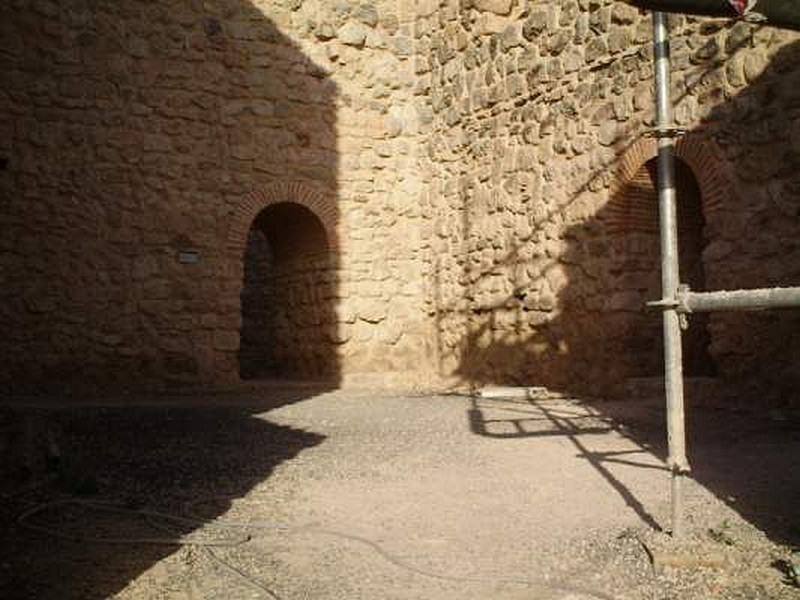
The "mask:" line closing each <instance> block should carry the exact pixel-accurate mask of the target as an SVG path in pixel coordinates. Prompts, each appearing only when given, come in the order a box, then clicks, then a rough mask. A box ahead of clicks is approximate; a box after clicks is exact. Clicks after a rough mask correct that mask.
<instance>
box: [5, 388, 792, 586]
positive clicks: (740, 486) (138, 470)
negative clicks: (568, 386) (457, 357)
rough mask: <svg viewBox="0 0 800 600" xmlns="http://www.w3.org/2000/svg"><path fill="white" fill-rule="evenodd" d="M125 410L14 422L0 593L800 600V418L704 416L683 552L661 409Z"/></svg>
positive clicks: (501, 405) (154, 402) (329, 403)
mask: <svg viewBox="0 0 800 600" xmlns="http://www.w3.org/2000/svg"><path fill="white" fill-rule="evenodd" d="M125 401H126V402H127V403H128V404H129V405H130V404H136V405H137V406H135V407H131V406H128V407H126V408H121V407H119V406H117V407H114V406H113V405H112V404H113V402H111V401H108V400H107V401H104V402H101V403H100V404H108V405H107V406H92V405H89V404H87V405H85V406H82V407H80V408H73V409H71V410H69V411H65V410H63V409H59V408H57V407H55V406H54V405H52V404H51V405H49V406H48V407H47V408H42V407H40V408H37V409H36V410H34V409H32V408H31V406H30V405H27V406H26V407H25V408H21V407H19V406H17V407H16V408H14V409H13V410H12V409H4V410H0V442H2V443H3V445H4V448H0V449H3V450H4V451H5V454H6V456H8V457H11V459H10V460H6V461H5V462H4V467H3V469H2V471H0V483H2V484H3V487H2V492H3V496H2V497H0V526H1V527H2V528H1V529H0V544H2V545H1V546H0V597H2V598H9V599H13V598H41V599H50V598H52V599H55V598H58V599H59V600H64V599H72V598H75V599H78V598H80V599H101V598H118V599H120V600H122V599H141V598H163V599H170V600H171V599H201V598H202V599H205V598H209V599H210V598H243V599H245V598H253V599H260V598H281V599H283V600H290V599H301V598H320V599H334V598H336V599H341V598H346V599H348V600H350V599H352V600H360V599H362V598H363V599H367V598H369V599H374V598H390V599H412V598H429V599H443V600H449V599H453V600H455V599H459V600H470V599H478V598H496V599H499V600H505V599H508V600H511V599H519V600H521V599H542V600H547V599H554V600H567V599H571V600H588V599H597V598H605V599H609V598H614V599H620V600H623V599H631V600H634V599H636V600H638V599H642V600H644V599H654V600H655V599H658V600H664V599H671V598H675V599H678V598H680V599H682V600H683V599H689V600H691V599H706V598H724V599H727V598H729V599H734V598H742V599H745V598H747V599H752V598H778V599H784V598H786V599H798V598H800V588H798V587H795V586H794V585H793V584H792V582H791V581H790V577H789V575H788V574H787V566H788V563H787V561H788V560H789V559H790V558H791V552H792V550H793V549H796V545H797V544H800V469H797V467H796V465H797V457H798V455H800V454H799V453H798V451H799V450H800V425H798V423H797V422H795V421H792V420H791V419H785V418H783V417H782V416H780V415H772V418H770V417H768V416H760V417H754V416H752V415H748V414H746V413H736V412H732V411H728V410H712V409H696V410H694V411H692V412H691V414H690V417H689V431H690V450H691V456H690V458H691V459H692V462H693V465H694V478H693V479H692V480H690V481H688V483H687V486H686V508H687V525H688V530H689V531H688V535H687V536H686V539H685V540H683V541H682V542H680V543H677V542H675V541H674V540H672V539H671V538H670V537H669V536H668V535H667V534H666V533H664V532H663V531H662V530H665V529H668V527H669V496H668V494H669V475H668V472H667V471H666V470H665V469H664V465H663V458H664V452H665V448H664V433H663V425H662V424H663V422H664V415H663V412H662V411H661V409H660V407H659V405H658V404H654V403H650V402H633V401H631V402H627V403H608V402H594V403H593V402H582V401H579V400H574V399H567V398H561V397H558V396H557V395H549V396H544V397H541V398H539V399H537V400H526V399H520V398H518V399H515V398H494V399H476V398H470V397H466V396H455V395H454V396H439V397H408V396H406V397H399V396H386V395H373V394H366V393H359V392H344V391H335V392H327V393H315V392H314V391H313V390H311V389H310V388H297V389H292V390H279V389H275V388H267V387H265V388H263V389H259V388H251V389H249V390H245V391H242V392H239V393H231V394H227V395H217V396H213V397H211V396H209V397H202V398H201V397H198V398H189V397H184V398H141V399H132V398H127V399H125ZM31 412H34V413H35V414H37V415H38V416H37V418H36V419H35V423H37V426H36V428H34V431H38V430H42V431H52V432H55V437H57V438H58V439H59V442H60V443H59V445H60V447H61V450H62V457H61V459H60V461H59V463H58V465H56V467H55V470H53V471H52V472H50V473H49V474H46V473H45V471H44V466H42V467H41V468H40V469H36V473H35V475H36V477H34V482H35V483H36V484H37V485H30V484H22V482H21V476H20V473H19V467H20V464H21V458H20V457H16V459H15V458H14V449H15V448H17V447H19V446H20V444H19V443H16V442H15V436H16V438H19V439H21V437H22V436H21V435H20V434H19V433H18V430H19V425H18V423H19V418H20V415H21V414H23V413H31ZM41 437H42V438H44V437H46V436H45V435H44V434H41ZM17 441H18V440H17ZM43 445H44V444H43V443H41V442H35V443H34V444H32V445H31V444H29V447H32V448H33V452H34V453H35V452H37V451H38V450H37V449H40V448H41V447H42V446H43ZM34 462H35V461H34ZM39 462H42V463H43V462H44V461H43V460H40V461H39ZM76 499H77V500H76ZM110 501H113V502H115V503H116V504H113V505H109V504H106V503H107V502H110ZM26 511H35V512H32V513H31V512H29V513H28V514H27V516H24V518H23V519H22V520H21V521H20V520H19V517H20V515H24V514H25V513H26ZM33 527H35V528H37V529H33ZM59 536H60V537H59ZM67 538H68V539H67ZM179 538H180V540H181V542H182V544H181V545H175V544H174V542H175V540H177V539H179ZM98 540H104V541H102V542H98ZM143 541H147V542H149V543H142V542H143Z"/></svg>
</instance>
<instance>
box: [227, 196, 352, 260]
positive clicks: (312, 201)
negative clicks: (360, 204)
mask: <svg viewBox="0 0 800 600" xmlns="http://www.w3.org/2000/svg"><path fill="white" fill-rule="evenodd" d="M282 202H294V203H296V204H299V205H301V206H304V207H305V208H307V209H308V210H310V211H311V212H312V213H314V215H316V217H317V218H319V220H320V222H321V223H322V226H323V227H324V228H325V234H326V235H327V237H328V244H329V246H330V250H331V252H337V251H338V248H339V235H338V231H337V229H338V227H337V225H338V221H339V219H338V213H337V210H336V204H335V202H334V200H333V198H331V197H330V196H329V195H326V194H324V193H323V192H321V191H319V190H316V189H314V188H312V187H310V186H308V185H306V184H304V183H302V182H299V181H290V182H287V181H279V182H275V183H270V184H268V185H266V186H264V187H262V188H260V189H259V190H256V191H254V192H252V193H250V194H248V195H247V196H246V197H245V198H244V199H243V200H242V201H241V202H240V203H239V205H238V206H237V207H236V208H235V209H234V212H233V215H232V216H231V219H230V224H229V226H228V238H227V245H228V248H229V249H230V250H232V251H237V252H239V253H241V252H244V250H245V246H246V245H247V234H248V232H249V231H250V227H251V225H252V224H253V220H254V219H255V218H256V216H258V214H259V213H260V212H261V211H262V210H264V209H265V208H267V207H268V206H271V205H273V204H279V203H282Z"/></svg>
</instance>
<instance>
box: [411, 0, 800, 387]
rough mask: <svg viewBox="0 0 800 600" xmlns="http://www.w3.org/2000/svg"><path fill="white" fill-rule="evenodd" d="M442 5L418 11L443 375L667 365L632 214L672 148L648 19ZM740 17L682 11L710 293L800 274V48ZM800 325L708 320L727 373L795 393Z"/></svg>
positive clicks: (604, 10)
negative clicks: (635, 199) (646, 174)
mask: <svg viewBox="0 0 800 600" xmlns="http://www.w3.org/2000/svg"><path fill="white" fill-rule="evenodd" d="M436 4H437V3H427V7H428V10H425V9H423V10H421V11H420V14H419V16H418V17H419V18H418V22H417V29H416V31H417V40H418V58H417V64H416V71H417V73H418V81H417V87H416V90H417V94H418V97H419V98H420V100H421V101H423V102H425V104H426V106H427V107H428V109H429V111H430V113H432V115H433V124H432V131H431V134H430V136H429V139H428V142H427V143H428V153H427V154H428V156H429V157H430V158H429V162H428V164H427V171H426V172H427V173H428V174H429V176H430V181H431V184H430V190H429V193H428V195H427V197H426V204H425V206H426V213H427V214H429V215H430V219H429V220H428V221H427V223H426V227H425V244H426V247H427V248H428V250H429V253H428V265H429V267H428V268H429V270H430V272H431V273H432V276H431V278H430V279H429V282H428V286H427V289H426V302H427V306H428V309H429V311H430V314H431V315H432V316H433V317H434V319H435V321H436V324H437V332H438V333H437V352H438V363H439V365H440V368H441V369H442V371H443V373H445V374H448V375H450V376H452V377H453V378H455V379H456V380H460V381H469V382H472V383H475V384H480V383H485V382H508V383H524V384H545V385H550V386H554V387H556V388H559V389H567V390H576V391H580V392H583V393H590V394H594V395H598V396H600V395H607V394H609V393H612V392H613V391H614V389H615V387H616V386H618V385H619V384H620V383H621V382H623V381H624V380H625V379H626V378H629V377H634V376H646V375H653V374H656V373H654V367H656V366H657V365H658V364H659V360H660V348H659V346H660V344H661V342H660V336H659V332H658V316H657V315H653V314H649V313H646V312H645V311H644V309H643V307H642V301H643V300H644V299H645V298H647V299H656V298H657V297H658V295H660V290H659V289H658V287H660V286H658V285H657V275H656V277H655V278H654V277H653V273H652V272H651V273H648V271H652V269H654V268H655V267H656V262H655V260H654V256H655V255H654V253H653V243H654V241H655V240H654V236H653V235H652V232H649V233H648V232H646V231H645V232H642V231H641V225H642V218H644V219H645V220H646V219H647V218H652V217H648V216H647V215H646V214H645V215H644V217H643V215H642V214H641V212H639V213H637V212H636V209H635V207H633V210H628V211H627V212H626V210H622V211H621V212H620V210H619V207H620V205H625V204H626V202H627V201H626V200H625V197H626V195H629V194H630V188H631V186H634V187H635V186H636V185H637V184H636V176H637V173H641V169H642V167H643V166H644V164H645V163H646V162H647V161H648V160H650V159H651V158H652V157H653V156H654V155H655V148H654V144H653V141H652V140H651V139H647V138H645V137H644V135H645V133H646V131H647V129H648V126H649V125H650V124H651V121H652V103H653V95H652V67H651V60H650V57H651V49H650V44H651V39H652V38H651V24H650V18H649V15H646V14H644V13H639V12H638V11H636V10H635V9H632V8H630V7H629V6H627V5H625V4H624V3H622V2H611V1H604V0H597V1H592V2H589V1H586V0H562V1H559V2H536V3H534V2H519V1H515V0H498V1H494V0H468V1H466V2H442V3H441V5H440V6H436ZM730 25H731V24H730V23H725V22H723V21H719V20H709V19H696V18H687V17H681V16H675V17H672V18H671V26H672V30H673V35H674V39H673V58H674V81H673V83H674V85H673V97H674V98H675V99H676V101H677V110H676V119H677V122H678V124H679V125H680V126H681V127H684V128H686V129H687V130H688V133H687V134H686V136H685V137H684V138H683V140H682V142H681V144H679V147H678V155H679V157H681V159H682V160H683V161H684V163H685V164H686V165H687V166H688V168H689V169H690V170H691V172H692V174H693V175H694V177H695V178H696V180H697V183H698V186H699V188H700V193H701V204H702V215H703V217H704V219H705V225H704V227H703V230H702V231H703V240H702V242H701V246H702V247H701V248H700V249H699V251H700V253H701V254H702V266H703V270H704V273H703V275H704V277H705V280H706V285H707V286H708V289H721V288H740V287H757V286H765V285H778V284H784V285H790V284H797V283H798V282H800V271H799V270H798V269H799V267H798V260H797V259H798V252H799V251H800V249H798V244H797V239H798V233H800V221H799V220H798V219H797V210H798V202H800V196H798V190H797V183H798V179H797V166H798V159H800V154H799V153H798V150H800V148H799V147H798V138H797V135H796V134H797V128H798V122H799V121H798V116H800V113H798V104H797V90H798V89H800V88H798V85H797V84H798V77H800V70H799V69H798V60H800V46H798V42H797V36H796V35H790V34H787V33H779V32H778V31H777V30H774V29H771V28H766V27H765V28H762V27H757V26H751V25H748V24H744V23H738V24H735V25H733V26H732V27H731V26H730ZM767 165H769V166H767ZM650 187H651V186H650ZM644 191H645V193H648V190H644ZM649 193H650V194H651V197H652V187H651V189H650V190H649ZM652 201H653V202H654V201H655V198H652ZM640 206H644V204H642V203H640ZM685 249H686V248H685ZM690 251H691V250H690ZM654 283H655V284H656V285H655V286H654ZM654 287H655V289H654ZM648 318H649V319H651V321H649V322H650V323H652V325H651V326H645V325H644V324H645V323H647V322H648V321H647V320H648ZM653 320H654V321H653ZM693 323H694V324H695V325H694V327H695V329H698V328H701V327H700V325H702V320H701V319H698V318H694V319H693ZM799 323H800V321H798V315H797V313H770V314H768V315H767V314H764V315H758V316H752V315H750V316H742V315H734V316H731V315H713V316H711V318H710V324H709V325H708V328H709V331H710V344H709V347H708V348H707V352H708V353H709V355H710V358H711V360H712V361H713V365H710V366H711V368H712V370H713V369H718V370H719V371H720V372H721V373H722V374H723V375H724V376H725V377H726V378H728V379H729V380H734V381H742V380H746V381H749V382H751V383H756V384H757V386H760V389H761V391H762V392H764V391H765V390H767V389H770V390H771V391H772V392H773V393H775V394H778V393H780V391H781V389H783V390H784V391H785V390H787V389H794V387H795V386H796V384H797V382H798V377H800V374H799V372H800V369H798V364H800V363H798V347H800V336H798V335H797V334H796V333H795V332H796V331H798V329H797V325H798V324H799ZM776 365H780V366H779V367H777V368H775V367H776ZM658 372H660V370H659V371H658Z"/></svg>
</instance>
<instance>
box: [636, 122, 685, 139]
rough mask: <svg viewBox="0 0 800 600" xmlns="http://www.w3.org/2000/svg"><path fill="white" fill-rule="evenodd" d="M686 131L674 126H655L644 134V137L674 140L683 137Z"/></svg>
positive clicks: (683, 128)
mask: <svg viewBox="0 0 800 600" xmlns="http://www.w3.org/2000/svg"><path fill="white" fill-rule="evenodd" d="M687 131H688V129H686V128H685V127H678V126H676V125H655V126H653V127H651V128H649V129H648V130H647V131H645V132H644V135H645V137H652V138H657V139H658V138H676V137H681V136H682V135H685V134H686V132H687Z"/></svg>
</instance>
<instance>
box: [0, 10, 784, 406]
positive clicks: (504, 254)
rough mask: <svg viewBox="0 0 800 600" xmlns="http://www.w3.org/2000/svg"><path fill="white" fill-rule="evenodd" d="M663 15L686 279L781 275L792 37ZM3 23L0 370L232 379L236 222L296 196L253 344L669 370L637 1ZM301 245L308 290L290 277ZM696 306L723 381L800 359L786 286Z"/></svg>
mask: <svg viewBox="0 0 800 600" xmlns="http://www.w3.org/2000/svg"><path fill="white" fill-rule="evenodd" d="M672 29H673V32H674V43H673V50H674V52H673V54H674V58H675V61H674V68H675V73H674V90H673V93H674V96H675V98H676V99H677V101H678V104H677V115H676V116H677V120H678V123H679V125H680V126H682V127H685V128H686V129H687V130H688V133H687V135H686V136H684V138H683V140H682V141H681V143H680V144H679V146H678V156H679V157H680V159H681V160H682V162H683V164H685V165H686V167H687V168H688V170H689V175H687V178H688V179H687V181H690V183H689V184H687V185H689V186H690V187H691V186H695V188H696V189H697V190H698V194H696V195H697V198H696V200H695V202H696V203H697V205H698V210H699V211H700V212H699V213H698V214H701V216H702V219H701V220H702V221H703V223H702V224H701V231H702V236H701V239H699V240H695V241H693V242H691V243H690V244H689V245H690V246H691V245H695V246H696V252H697V253H698V254H699V255H701V256H702V267H703V269H702V270H703V273H702V279H704V280H705V284H706V285H707V287H708V288H709V289H721V288H738V287H756V286H766V285H779V284H783V285H791V284H798V283H800V260H798V259H800V256H799V255H798V252H800V249H799V248H798V243H797V240H798V239H800V235H798V234H800V224H799V222H800V219H798V213H797V210H798V198H800V180H798V173H799V172H800V170H798V169H797V163H798V159H799V157H800V125H798V123H799V122H800V121H799V118H800V108H799V107H798V98H797V90H800V81H798V77H800V65H798V61H800V42H799V41H798V38H797V36H794V35H790V34H786V33H780V32H777V30H774V29H771V28H769V27H758V26H752V25H748V24H744V23H739V24H736V25H733V26H731V24H729V23H724V22H722V21H715V20H709V19H692V18H684V17H674V18H673V19H672ZM0 37H1V38H2V40H3V44H2V48H1V49H0V159H2V160H4V161H6V164H5V168H3V169H2V170H0V190H1V191H0V194H2V203H3V205H2V208H1V209H0V223H2V229H3V235H2V236H0V252H2V256H3V260H2V263H1V264H0V268H1V269H2V270H1V271H0V279H1V281H0V283H1V285H0V290H2V291H0V295H1V296H0V324H2V327H3V329H4V331H5V332H6V334H5V336H4V341H3V342H2V343H0V362H2V364H3V365H4V368H3V369H2V370H0V381H2V382H4V383H13V384H14V386H16V387H17V388H18V389H21V387H20V386H22V387H25V386H29V385H34V386H36V385H48V384H61V383H64V382H71V381H86V380H91V381H96V382H104V383H109V384H115V385H117V384H118V385H131V384H138V383H142V384H154V383H158V384H161V383H164V382H167V383H174V384H181V385H185V384H190V383H197V384H204V383H205V384H207V383H224V382H232V381H237V380H238V378H239V373H240V356H239V354H240V350H243V351H245V352H248V351H249V350H248V349H250V350H252V349H253V347H254V346H253V344H255V347H257V346H258V340H257V339H255V341H254V340H253V339H250V340H249V341H248V340H243V338H242V334H241V330H242V327H243V315H242V306H243V304H242V303H243V301H244V300H243V299H244V298H246V297H248V292H247V290H244V292H245V295H244V297H243V296H242V293H243V285H244V282H245V270H246V269H245V262H244V259H245V257H246V253H247V240H248V237H251V238H252V236H251V229H252V227H253V225H254V223H255V222H256V221H257V220H258V218H259V215H260V214H266V213H264V212H263V211H264V209H266V208H267V207H270V206H275V205H279V204H282V203H286V202H290V203H296V204H298V205H300V206H302V207H304V208H305V209H307V210H309V211H311V212H312V213H313V214H314V215H316V218H318V219H319V223H320V224H321V226H322V227H323V228H324V230H325V232H326V236H327V241H328V247H327V249H326V255H325V257H324V258H322V259H320V260H321V263H319V264H317V266H314V265H311V266H309V265H308V264H306V265H305V266H304V267H303V268H299V267H298V268H297V269H295V270H292V269H291V268H288V269H286V268H284V267H286V265H283V266H281V267H280V268H277V269H275V270H273V271H272V272H270V273H271V274H270V273H267V274H266V275H265V276H268V277H271V278H272V279H270V280H269V282H268V284H267V285H266V287H264V288H263V290H262V291H263V293H264V294H265V297H266V298H270V299H271V300H270V301H269V302H274V303H275V304H276V305H278V304H280V305H281V306H280V307H277V308H276V310H274V311H271V310H267V311H262V312H261V313H259V312H258V311H256V312H255V313H254V314H251V315H245V319H250V320H253V319H255V320H256V321H258V320H259V319H261V323H262V325H261V327H264V328H266V329H271V330H272V331H277V329H276V328H279V327H283V332H284V333H282V334H280V335H278V334H275V335H276V336H277V337H276V338H275V339H276V340H279V341H280V343H279V344H277V346H279V347H280V348H279V349H278V348H273V349H274V350H275V352H274V353H273V354H269V356H267V357H266V358H265V360H266V363H268V364H270V365H272V366H271V367H269V368H268V370H269V369H273V370H274V369H276V368H277V367H276V365H279V364H281V361H283V362H284V363H285V362H286V361H287V360H288V361H289V362H294V363H299V364H302V363H304V362H309V363H314V364H316V363H319V365H322V366H321V367H320V368H317V367H315V366H313V365H311V364H309V365H308V369H307V372H305V371H303V369H300V370H295V371H293V372H291V373H289V372H285V373H282V374H283V375H284V376H292V377H293V376H302V377H304V376H323V375H324V376H326V377H329V378H332V379H334V380H336V381H338V382H340V383H348V382H358V381H370V382H376V381H377V382H379V383H381V382H382V383H393V382H398V383H402V384H406V385H408V384H411V383H413V384H418V385H421V386H425V385H433V384H436V383H437V382H442V381H448V382H451V381H455V382H460V383H464V382H467V383H474V384H478V383H486V382H496V383H524V384H534V385H537V384H544V385H551V386H554V387H558V388H561V389H570V390H572V389H575V390H577V391H581V392H588V393H593V394H596V395H603V394H607V393H610V392H611V391H612V390H613V388H614V386H615V385H617V384H619V383H620V382H622V381H624V380H625V379H626V378H629V377H634V376H646V375H652V374H654V371H655V370H656V369H658V365H659V359H660V355H659V352H660V338H659V326H658V316H657V315H653V314H652V313H649V312H645V310H644V309H643V307H642V305H643V302H644V301H645V300H650V299H654V298H655V297H656V295H657V294H658V293H659V290H658V278H657V276H655V277H654V265H655V263H656V259H655V257H656V256H657V248H656V246H655V244H656V243H657V242H656V236H655V231H654V228H653V219H654V213H653V206H652V203H649V202H648V200H647V199H648V198H652V194H653V191H652V181H651V180H650V179H648V175H647V163H648V161H649V160H650V159H651V158H652V157H653V156H654V145H653V141H652V139H650V138H646V137H645V135H644V134H645V133H646V131H647V129H648V126H649V124H650V121H651V118H652V89H651V88H652V82H651V80H652V67H651V63H650V52H651V51H650V41H651V30H650V19H649V16H648V15H645V14H644V13H639V12H638V11H636V10H634V9H631V8H630V7H628V6H627V5H625V4H624V3H622V2H612V1H610V0H593V1H591V2H590V1H588V0H560V1H557V2H556V1H552V2H551V1H544V2H529V1H527V2H526V1H523V0H459V1H456V0H441V1H439V0H391V1H390V0H382V1H380V2H375V3H367V2H364V3H357V2H349V1H344V0H341V1H332V2H329V1H326V0H305V1H302V0H272V1H269V2H268V1H247V0H225V1H223V2H213V3H209V2H200V1H199V0H170V1H167V0H164V1H153V2H143V3H111V2H108V3H105V2H89V1H88V0H68V1H66V2H51V1H48V0H40V1H37V2H31V1H29V0H14V1H12V2H7V3H5V4H4V5H3V7H0ZM693 189H694V188H693ZM297 235H298V236H300V237H302V234H301V233H298V234H297ZM688 235H689V234H687V236H688ZM687 239H688V238H687ZM298 264H299V263H298ZM320 264H321V265H323V266H322V267H320V266H319V265H320ZM316 271H319V272H320V273H322V272H324V273H323V274H322V275H320V277H319V278H320V279H321V280H324V282H323V283H322V284H321V285H322V287H323V288H325V289H324V290H323V291H324V293H322V292H320V293H316V294H315V293H305V292H308V290H309V289H310V288H309V286H311V287H314V286H313V285H312V284H310V283H309V281H308V279H309V276H310V275H309V274H313V273H314V272H316ZM312 279H313V277H312ZM270 286H272V287H270ZM292 290H294V292H292ZM298 290H300V291H298ZM303 290H305V292H304V291H303ZM315 291H319V290H316V288H315ZM269 302H267V303H268V304H269ZM245 303H246V301H245ZM287 303H289V304H290V305H291V306H290V309H289V312H290V313H291V314H288V315H287V312H286V311H287V308H286V306H285V305H286V304H287ZM306 307H307V310H306ZM292 311H294V312H292ZM306 312H308V313H313V315H311V317H309V319H305V318H304V315H305V314H306ZM281 315H282V316H281ZM297 323H304V325H303V327H301V328H300V329H298V328H297V327H296V326H294V325H293V324H297ZM693 323H694V325H693V327H694V328H695V330H697V331H700V333H701V334H702V335H699V336H698V337H697V338H696V340H695V341H696V342H697V343H698V344H700V345H703V344H705V345H707V346H708V348H707V351H708V358H709V359H710V360H711V361H712V362H713V368H714V370H716V371H717V372H719V373H720V374H722V375H724V376H725V377H726V378H728V379H731V380H738V381H742V380H744V381H752V382H756V383H758V385H759V386H760V389H762V390H764V389H774V390H778V391H776V392H775V393H779V389H780V385H778V386H777V387H776V386H775V385H772V384H769V382H768V381H767V380H769V381H776V382H782V384H783V385H785V386H786V387H787V388H790V387H791V386H793V385H795V384H797V383H800V374H798V367H797V365H798V364H800V336H798V335H796V334H795V333H794V332H795V331H798V325H800V321H798V316H797V313H790V312H781V313H768V314H767V313H765V314H758V315H712V316H711V317H710V319H708V323H707V325H703V323H702V322H701V321H700V320H699V319H694V320H693ZM281 324H282V325H281ZM301 330H303V331H305V333H306V334H308V335H307V336H306V337H303V335H302V333H303V331H301ZM703 335H706V336H707V337H706V338H703ZM282 336H283V337H282ZM293 336H294V337H293ZM298 336H299V337H298ZM309 336H310V337H309ZM245 337H247V334H245ZM300 338H303V339H302V340H301V339H300ZM309 339H313V340H322V341H321V342H320V344H321V347H318V348H316V350H315V349H314V348H312V347H316V346H318V344H317V343H316V342H315V343H311V342H308V340H309ZM703 339H706V341H705V342H703ZM298 340H299V341H298ZM303 340H305V341H303ZM698 340H699V341H698ZM693 343H694V342H693ZM315 352H316V353H317V356H316V358H315V357H314V356H315ZM320 353H321V354H320ZM292 357H294V358H292ZM306 357H311V358H306ZM278 370H280V369H278ZM289 370H290V371H292V369H289Z"/></svg>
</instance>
